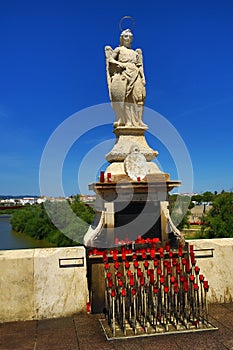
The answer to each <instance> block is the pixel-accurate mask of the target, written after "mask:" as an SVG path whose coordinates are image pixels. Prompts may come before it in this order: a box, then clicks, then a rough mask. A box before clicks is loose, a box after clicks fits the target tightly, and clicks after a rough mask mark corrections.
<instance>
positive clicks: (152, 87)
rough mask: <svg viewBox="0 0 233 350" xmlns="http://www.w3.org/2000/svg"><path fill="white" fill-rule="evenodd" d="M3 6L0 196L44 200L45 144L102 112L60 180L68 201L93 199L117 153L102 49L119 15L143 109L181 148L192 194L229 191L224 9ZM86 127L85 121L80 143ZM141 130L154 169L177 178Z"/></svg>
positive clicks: (232, 85)
mask: <svg viewBox="0 0 233 350" xmlns="http://www.w3.org/2000/svg"><path fill="white" fill-rule="evenodd" d="M0 6H1V13H0V19H1V21H0V29H1V33H2V36H1V41H0V45H1V46H0V47H1V52H2V55H1V60H0V62H1V64H0V74H1V82H0V91H1V94H0V123H1V151H0V156H1V164H0V193H1V194H3V195H4V194H12V195H14V194H15V195H20V194H23V193H26V194H27V193H28V194H34V195H40V186H39V173H40V163H41V159H42V154H43V151H44V149H45V147H46V144H47V142H48V140H49V139H50V137H51V135H53V133H54V132H55V130H57V129H59V127H60V125H63V124H64V122H65V121H66V120H67V118H70V116H72V115H75V114H77V113H80V115H83V113H84V114H85V113H87V112H88V109H89V108H92V110H93V111H95V110H96V111H98V112H100V110H101V108H102V106H106V109H104V113H105V114H106V116H105V120H106V122H105V124H101V123H100V124H99V125H97V124H98V123H97V122H98V120H101V118H100V116H99V115H98V114H96V120H95V122H96V123H97V124H96V126H95V127H93V128H91V126H89V129H86V131H85V128H84V129H83V130H84V131H85V132H84V131H83V133H81V134H80V137H79V139H78V140H75V141H74V142H73V143H72V145H71V146H70V149H69V152H68V153H67V154H66V155H65V156H64V157H65V160H64V167H63V169H61V171H62V181H63V184H62V185H63V187H64V193H65V195H67V196H68V195H72V194H74V193H81V192H82V193H89V192H88V183H90V182H95V181H96V179H97V176H98V173H99V171H100V170H101V169H103V168H104V166H105V165H106V161H105V159H104V155H105V154H106V153H107V151H106V150H108V149H109V148H110V147H112V145H113V144H114V142H115V136H114V134H113V133H112V128H113V127H112V124H113V121H114V113H113V111H112V110H111V106H110V103H109V96H108V90H107V80H106V68H105V57H104V46H105V45H110V46H112V47H113V48H114V47H116V46H118V45H119V35H120V30H119V21H120V19H121V18H122V17H123V16H125V15H130V16H132V17H133V18H134V20H135V27H134V29H133V34H134V41H133V44H132V46H133V48H137V47H140V48H142V51H143V58H144V71H145V75H146V82H147V84H146V89H147V97H146V103H145V105H146V107H147V108H148V109H151V110H153V111H156V112H157V113H159V114H160V115H162V116H163V117H164V118H165V119H166V120H167V121H168V122H169V123H171V125H172V126H173V127H174V129H175V130H176V131H177V133H178V134H179V135H180V137H181V139H182V140H183V142H184V144H185V146H186V148H187V150H188V153H189V155H190V159H191V162H192V167H193V182H194V184H193V192H198V193H201V192H205V191H212V192H214V191H215V190H216V191H218V192H221V190H225V191H231V190H232V188H233V181H232V173H233V164H232V160H231V159H232V155H231V151H232V148H233V147H232V146H233V140H232V126H233V125H232V124H233V122H232V111H233V94H232V92H233V79H232V76H233V67H232V62H233V48H232V45H231V41H232V36H233V23H232V15H233V4H232V3H231V1H226V0H224V1H221V2H220V1H206V2H204V3H203V2H201V1H199V0H198V1H195V2H194V1H190V2H189V3H187V2H183V1H177V2H173V1H164V2H163V3H156V2H155V3H153V4H151V3H150V2H144V3H143V6H142V5H141V2H140V3H139V2H137V1H134V2H132V1H128V2H127V4H125V3H124V2H123V1H119V2H118V6H116V5H115V4H114V3H112V4H111V3H109V2H107V1H102V2H101V4H97V3H96V2H94V1H90V2H88V3H82V4H78V3H77V2H76V1H72V0H68V1H64V0H60V1H56V2H55V1H51V0H50V1H45V0H42V1H34V2H31V1H27V0H23V1H21V2H17V1H16V0H12V1H8V2H2V4H1V5H0ZM127 25H131V23H130V22H129V23H127ZM103 108H105V107H103ZM83 111H84V112H83ZM85 111H86V112H85ZM145 118H147V115H145ZM103 120H104V119H103ZM148 120H149V119H148ZM85 122H86V120H84V119H82V118H81V117H80V123H77V133H78V131H79V130H78V129H79V128H80V129H81V127H82V126H83V124H84V123H85ZM149 122H150V120H149ZM62 123H63V124H62ZM93 125H94V123H93ZM148 126H149V130H148V132H147V133H146V137H147V140H148V143H149V144H150V145H151V146H152V148H155V149H156V150H158V151H159V156H158V158H157V161H158V163H159V165H160V166H161V168H162V169H163V171H165V172H168V173H171V178H173V179H178V176H179V171H177V169H176V164H175V162H174V159H172V157H171V148H169V147H167V145H166V144H164V143H163V142H162V141H163V140H162V141H161V140H159V139H158V138H157V130H155V128H152V129H150V126H151V124H150V123H148ZM65 136H66V138H69V135H65ZM62 140H63V138H61V145H62ZM61 147H62V146H61ZM172 151H173V152H175V150H172ZM59 152H60V149H59V147H58V149H57V153H58V154H59ZM97 153H98V156H97ZM87 161H88V162H87ZM51 169H52V167H51ZM80 169H81V170H80ZM50 171H52V170H50ZM54 176H55V177H56V174H55V175H54ZM85 189H86V191H84V190H85ZM181 191H182V188H181ZM54 192H56V191H55V190H54ZM41 194H43V195H51V194H52V193H41ZM57 194H58V195H59V193H54V195H55V196H56V195H57Z"/></svg>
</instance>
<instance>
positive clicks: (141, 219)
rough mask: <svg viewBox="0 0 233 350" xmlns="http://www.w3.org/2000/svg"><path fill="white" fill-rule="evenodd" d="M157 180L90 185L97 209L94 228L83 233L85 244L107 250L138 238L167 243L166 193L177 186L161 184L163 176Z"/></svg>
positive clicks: (166, 183)
mask: <svg viewBox="0 0 233 350" xmlns="http://www.w3.org/2000/svg"><path fill="white" fill-rule="evenodd" d="M163 175H164V174H163ZM158 180H159V179H158V178H157V181H155V182H130V181H123V180H122V181H121V182H114V183H113V182H109V183H94V184H91V185H90V186H89V189H91V190H94V191H95V192H96V194H97V198H98V201H97V203H98V208H97V210H96V220H95V224H93V225H92V226H90V228H89V230H88V232H87V233H86V235H85V237H84V244H85V245H86V246H88V247H98V248H110V247H113V246H114V244H116V242H127V241H135V240H136V239H137V238H138V236H142V237H144V238H148V237H150V238H159V240H160V241H161V242H162V243H165V242H166V241H168V239H169V221H170V217H169V212H168V209H167V207H168V202H167V192H168V191H169V190H171V189H172V188H173V187H174V186H177V185H179V182H177V181H176V182H175V181H164V176H163V177H162V178H161V179H160V181H158ZM97 219H98V220H97Z"/></svg>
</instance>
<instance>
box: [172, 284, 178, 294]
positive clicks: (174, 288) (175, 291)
mask: <svg viewBox="0 0 233 350" xmlns="http://www.w3.org/2000/svg"><path fill="white" fill-rule="evenodd" d="M173 290H174V293H178V292H179V287H178V283H174V285H173Z"/></svg>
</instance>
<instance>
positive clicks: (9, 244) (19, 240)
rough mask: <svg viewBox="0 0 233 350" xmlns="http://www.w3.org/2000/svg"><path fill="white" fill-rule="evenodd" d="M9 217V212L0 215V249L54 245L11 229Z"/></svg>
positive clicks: (48, 246)
mask: <svg viewBox="0 0 233 350" xmlns="http://www.w3.org/2000/svg"><path fill="white" fill-rule="evenodd" d="M10 218H11V214H5V215H0V250H16V249H25V248H26V249H27V248H50V247H55V245H54V244H52V243H49V242H46V241H44V240H36V239H33V238H32V237H30V236H27V235H25V234H23V233H18V232H15V231H13V230H12V228H11V224H10Z"/></svg>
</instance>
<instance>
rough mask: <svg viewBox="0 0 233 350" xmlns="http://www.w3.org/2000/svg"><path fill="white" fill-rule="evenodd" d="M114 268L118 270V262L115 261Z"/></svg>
mask: <svg viewBox="0 0 233 350" xmlns="http://www.w3.org/2000/svg"><path fill="white" fill-rule="evenodd" d="M114 267H115V269H116V270H118V269H119V262H118V261H115V262H114Z"/></svg>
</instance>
